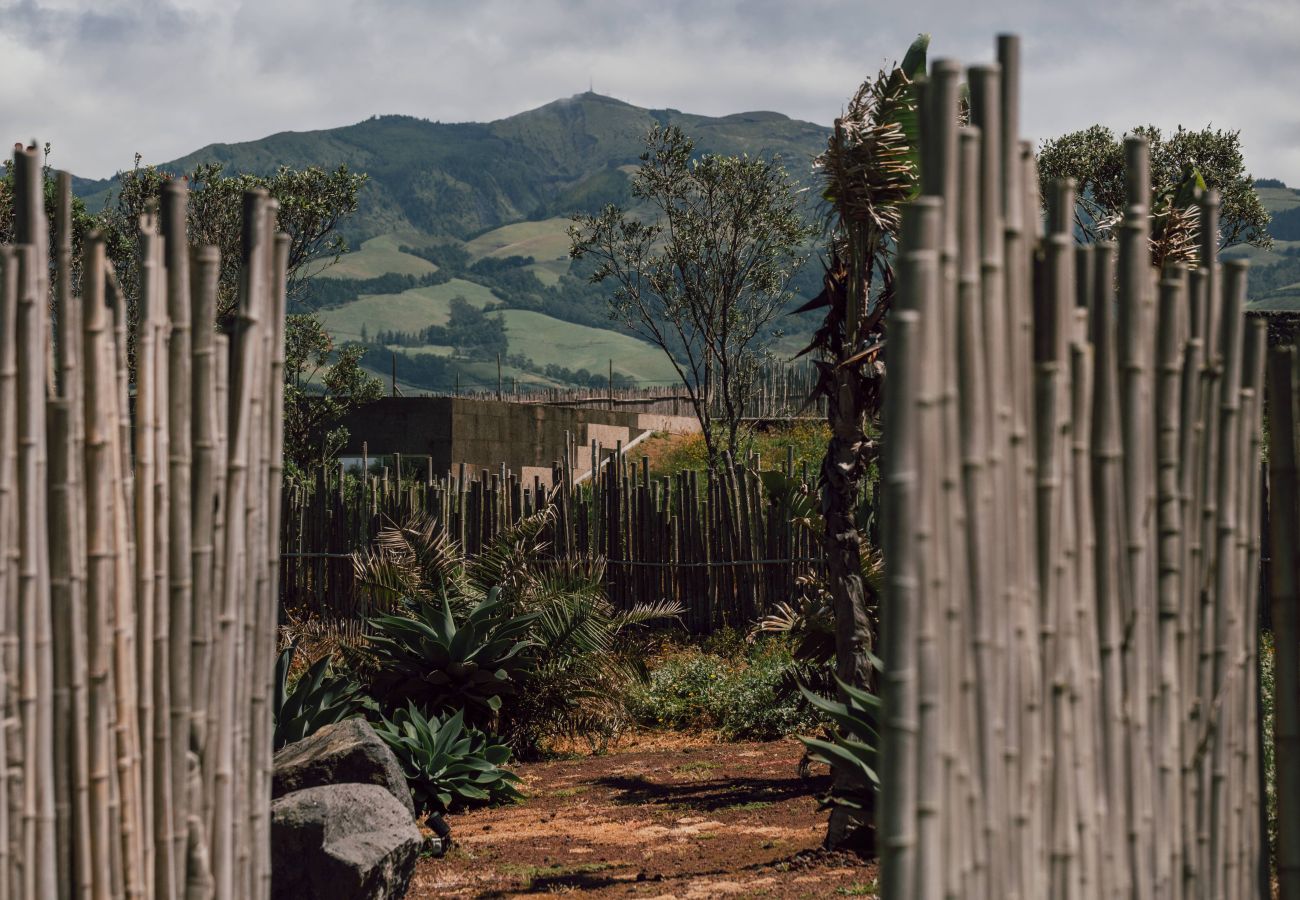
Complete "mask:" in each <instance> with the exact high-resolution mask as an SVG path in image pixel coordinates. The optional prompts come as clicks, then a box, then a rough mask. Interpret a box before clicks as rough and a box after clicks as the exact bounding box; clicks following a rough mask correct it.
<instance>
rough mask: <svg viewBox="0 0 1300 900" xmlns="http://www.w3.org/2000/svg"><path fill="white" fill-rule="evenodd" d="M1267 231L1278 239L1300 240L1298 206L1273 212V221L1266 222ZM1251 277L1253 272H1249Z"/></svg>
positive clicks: (1299, 209)
mask: <svg viewBox="0 0 1300 900" xmlns="http://www.w3.org/2000/svg"><path fill="white" fill-rule="evenodd" d="M1268 233H1269V234H1271V235H1273V239H1274V240H1278V241H1300V206H1293V207H1291V208H1290V209H1288V210H1285V211H1283V212H1279V213H1273V221H1271V222H1269V223H1268ZM1250 277H1251V278H1252V279H1253V278H1254V277H1255V273H1254V272H1251V273H1250Z"/></svg>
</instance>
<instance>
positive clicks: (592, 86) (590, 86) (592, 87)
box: [587, 75, 596, 94]
mask: <svg viewBox="0 0 1300 900" xmlns="http://www.w3.org/2000/svg"><path fill="white" fill-rule="evenodd" d="M587 93H588V94H594V93H596V80H595V79H594V78H592V77H591V76H590V75H588V76H587Z"/></svg>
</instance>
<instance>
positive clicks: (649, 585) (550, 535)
mask: <svg viewBox="0 0 1300 900" xmlns="http://www.w3.org/2000/svg"><path fill="white" fill-rule="evenodd" d="M576 451H577V448H576V447H573V446H570V448H569V449H568V451H567V452H566V453H565V455H564V457H563V458H562V459H561V460H560V461H559V462H558V463H557V464H556V471H555V473H554V478H553V483H554V484H555V485H560V486H563V485H568V487H558V488H555V489H550V488H547V487H546V486H545V485H543V484H541V483H540V482H539V481H538V480H537V479H534V480H533V482H532V483H531V484H528V483H526V482H525V481H523V480H522V479H520V478H519V477H518V476H517V475H515V474H514V473H512V472H507V471H506V470H505V469H504V468H502V469H501V470H500V471H499V472H487V471H480V472H479V473H478V474H477V476H474V475H468V474H466V471H465V469H464V467H461V468H460V470H459V472H458V473H449V474H447V475H445V476H440V477H435V476H434V475H433V474H432V473H431V472H427V471H426V472H425V473H423V474H422V477H410V475H411V474H412V473H410V472H402V468H403V460H402V458H401V457H400V456H397V457H394V458H393V461H394V465H393V466H392V467H385V468H384V469H383V470H382V471H381V472H379V473H377V474H370V475H367V476H365V477H356V476H352V475H345V474H344V473H343V471H342V469H341V467H339V466H333V467H330V468H329V469H321V470H318V471H317V473H316V477H315V479H314V481H313V482H310V483H301V482H299V483H292V484H289V483H287V484H286V485H285V489H284V498H285V499H284V506H283V519H282V524H281V535H282V538H281V551H282V560H283V562H282V568H281V573H280V577H281V580H280V591H281V597H282V600H283V605H284V608H285V610H286V611H288V612H291V613H295V614H302V615H305V616H315V617H317V618H319V619H321V620H322V621H324V622H326V623H329V624H331V625H337V626H339V627H342V628H343V629H344V630H345V631H355V630H356V629H357V628H359V627H360V626H361V624H362V622H363V621H364V619H365V618H366V617H367V616H370V615H372V614H374V613H375V612H377V611H379V610H378V609H376V608H375V607H374V605H373V601H372V598H371V597H370V595H369V592H367V591H365V590H362V589H361V587H360V585H359V584H358V583H357V581H356V578H355V574H354V571H353V562H352V555H353V553H354V552H356V551H358V550H360V549H362V548H364V547H366V546H368V545H369V544H370V542H371V541H372V540H373V539H374V538H375V537H376V536H377V535H378V533H379V531H380V529H381V528H383V527H384V526H386V525H393V524H402V523H404V522H406V521H408V519H409V518H410V517H411V516H412V515H418V516H428V517H430V518H432V519H433V520H434V521H435V522H436V523H438V525H439V526H440V527H441V528H443V529H444V530H445V531H446V532H447V534H448V535H449V536H450V537H451V538H452V539H453V540H455V541H456V543H457V545H458V548H459V552H460V553H462V554H464V555H465V556H466V557H472V556H476V555H478V554H479V553H481V552H482V551H483V549H484V548H485V547H486V546H487V545H488V544H489V543H490V542H491V541H492V540H493V538H494V537H495V536H497V535H498V534H500V533H501V532H502V531H504V530H505V529H507V528H509V527H510V526H511V525H513V524H515V523H516V522H518V521H519V520H520V519H521V518H524V517H527V516H531V515H533V514H535V513H537V512H538V511H540V510H541V509H543V508H545V507H550V508H552V509H553V511H554V515H553V517H552V519H551V521H550V523H549V525H548V526H547V528H546V531H545V534H544V540H545V543H546V550H545V552H546V553H547V554H549V555H551V556H554V557H557V558H589V557H593V556H600V557H604V559H605V560H606V568H605V572H606V576H605V577H606V587H607V590H608V595H609V597H610V599H611V600H612V601H613V602H614V603H615V604H617V605H618V606H620V607H622V608H627V607H630V606H632V605H634V604H637V603H645V602H653V601H656V600H663V599H676V600H679V601H680V602H681V603H682V605H683V606H684V607H685V609H686V613H685V616H684V621H685V624H686V625H687V626H688V627H689V628H690V629H691V630H693V631H695V632H698V633H707V632H710V631H713V630H715V629H717V628H720V627H724V626H729V627H735V628H747V627H749V626H750V625H752V624H753V622H754V620H755V618H756V617H758V616H760V615H763V614H766V613H769V612H773V611H774V610H775V605H776V604H777V603H781V602H786V601H789V600H790V599H791V597H792V596H793V595H794V594H795V593H796V591H797V590H798V589H799V585H798V583H797V582H798V581H799V580H800V579H803V578H805V577H807V576H809V575H811V574H813V573H815V572H817V571H820V570H821V568H822V565H821V540H820V536H819V535H818V533H817V532H816V530H815V528H813V527H810V526H809V524H808V523H806V522H802V521H800V520H799V519H798V518H797V517H796V516H794V514H793V511H792V503H794V502H795V500H794V498H796V497H803V498H815V497H816V494H817V485H816V479H815V477H813V476H810V474H809V473H808V472H807V471H797V470H796V466H795V464H794V460H793V457H792V456H791V455H787V458H786V459H785V460H784V463H783V465H782V466H780V468H778V469H777V470H775V471H774V472H772V473H763V474H762V475H760V474H759V470H760V469H761V467H762V460H761V459H759V458H758V457H756V456H755V457H752V458H750V459H749V460H746V462H745V464H744V465H741V464H739V463H728V464H727V465H725V466H723V467H722V469H721V470H720V471H719V472H717V473H711V474H706V473H700V472H693V471H687V472H680V473H678V474H676V475H673V476H664V477H652V476H651V475H650V471H649V460H648V459H646V458H645V457H642V458H641V459H640V460H639V461H636V460H632V459H629V458H628V454H627V453H625V452H623V448H622V447H621V446H617V445H616V446H615V447H612V448H606V447H601V446H600V445H599V444H598V443H596V442H593V444H592V446H591V458H592V459H597V460H601V461H602V462H601V464H600V466H599V468H598V470H597V472H596V474H595V476H594V477H593V478H590V479H589V480H586V481H584V482H582V483H578V484H574V481H575V478H574V471H573V465H572V462H571V461H572V460H573V459H575V458H576V457H577V453H576ZM407 463H408V464H407V465H406V468H407V469H408V470H409V469H410V468H411V467H410V465H409V460H408V461H407ZM368 468H369V467H368V466H367V467H363V471H365V470H367V469H368ZM778 476H779V477H778ZM774 478H776V479H777V480H778V481H779V482H780V487H779V488H772V487H769V485H768V484H765V483H764V479H766V480H767V481H768V482H771V481H772V480H773V479H774Z"/></svg>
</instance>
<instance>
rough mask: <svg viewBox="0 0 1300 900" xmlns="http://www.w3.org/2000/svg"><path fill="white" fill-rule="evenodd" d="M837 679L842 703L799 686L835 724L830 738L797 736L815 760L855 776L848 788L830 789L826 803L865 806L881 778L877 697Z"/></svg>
mask: <svg viewBox="0 0 1300 900" xmlns="http://www.w3.org/2000/svg"><path fill="white" fill-rule="evenodd" d="M836 681H837V682H838V683H839V686H840V688H841V690H843V691H844V694H845V696H846V697H847V698H848V701H847V702H845V703H840V702H839V701H837V700H828V699H826V698H825V697H820V696H818V695H817V694H814V693H813V692H812V691H809V690H807V689H806V688H800V690H801V691H802V693H803V695H804V696H805V697H806V698H808V702H809V703H811V704H812V705H813V706H815V707H816V708H817V709H818V710H820V711H821V712H822V713H823V714H824V715H825V716H826V717H827V718H829V719H830V720H831V721H832V722H833V723H835V725H836V726H838V727H837V728H836V729H835V730H834V732H833V740H831V741H825V740H821V739H820V738H808V737H801V738H799V740H800V741H802V742H803V745H804V746H805V747H807V748H808V756H809V757H811V758H812V759H813V760H814V761H816V762H821V763H825V764H826V765H828V766H841V767H843V768H844V769H845V770H846V771H848V772H851V773H852V774H853V776H854V777H853V785H852V786H851V788H849V789H841V790H834V789H833V790H832V791H831V793H830V794H829V795H828V796H827V798H826V805H828V806H848V807H851V808H853V809H860V810H861V809H867V808H868V805H867V797H868V796H869V795H870V794H872V793H874V792H875V790H876V789H877V788H879V786H880V778H879V776H878V775H877V774H876V767H877V759H878V757H879V747H880V735H879V733H878V731H877V724H876V722H877V716H878V714H879V712H880V698H879V697H877V696H876V695H874V694H869V693H867V692H866V691H863V690H860V689H858V688H855V687H853V686H852V685H848V684H845V683H844V682H843V681H839V679H836Z"/></svg>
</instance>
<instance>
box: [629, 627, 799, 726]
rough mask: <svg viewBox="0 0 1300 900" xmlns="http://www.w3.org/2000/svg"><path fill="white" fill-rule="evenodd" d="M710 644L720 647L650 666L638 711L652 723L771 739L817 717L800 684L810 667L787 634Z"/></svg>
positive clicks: (635, 696) (636, 696)
mask: <svg viewBox="0 0 1300 900" xmlns="http://www.w3.org/2000/svg"><path fill="white" fill-rule="evenodd" d="M710 646H711V647H712V648H717V649H716V650H714V651H713V652H710V649H709V648H703V649H696V648H689V649H684V650H678V651H676V652H673V653H670V654H669V655H667V656H665V657H664V658H663V659H662V660H660V661H659V663H658V665H655V666H652V669H651V672H650V678H649V680H648V681H647V682H646V683H645V684H644V685H640V686H636V687H634V689H633V690H632V692H631V697H630V700H629V703H630V708H631V712H632V714H633V716H634V717H635V718H636V719H637V720H638V721H639V722H641V723H642V724H643V725H646V726H649V727H659V728H670V729H675V730H696V729H711V728H716V729H718V730H719V731H720V732H721V733H722V736H723V737H724V738H726V739H727V740H770V739H773V738H778V737H784V736H785V735H788V734H794V733H796V732H798V731H801V730H806V729H810V728H813V727H815V726H816V725H817V724H818V721H819V720H818V716H817V714H816V711H815V710H813V709H812V708H811V707H810V706H809V705H808V704H807V703H806V702H804V700H803V698H802V697H801V696H800V695H799V691H798V679H799V678H800V677H804V676H806V675H807V674H809V673H808V672H806V671H805V670H806V668H807V667H805V666H802V665H801V664H800V663H798V662H797V661H796V660H795V659H794V658H793V656H792V655H791V651H790V642H789V641H786V640H780V639H772V638H765V639H759V640H757V641H754V642H753V643H747V642H743V641H733V642H731V644H730V645H728V644H727V641H726V640H725V639H719V640H715V641H713V642H711V645H710Z"/></svg>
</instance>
